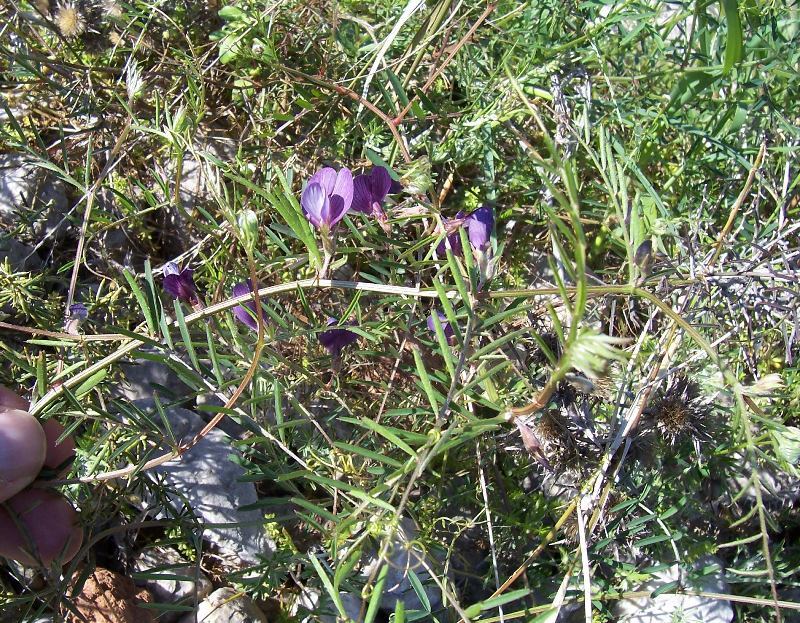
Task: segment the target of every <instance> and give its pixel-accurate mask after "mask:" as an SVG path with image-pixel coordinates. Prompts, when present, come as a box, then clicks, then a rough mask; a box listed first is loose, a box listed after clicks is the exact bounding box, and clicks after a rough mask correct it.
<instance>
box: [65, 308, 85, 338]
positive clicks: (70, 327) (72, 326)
mask: <svg viewBox="0 0 800 623" xmlns="http://www.w3.org/2000/svg"><path fill="white" fill-rule="evenodd" d="M68 311H69V316H68V317H67V321H66V322H65V323H64V332H66V333H69V334H70V335H78V327H80V326H81V323H82V322H83V321H84V320H86V319H87V318H88V317H89V310H88V309H86V305H84V304H83V303H73V304H72V305H70V306H69V310H68Z"/></svg>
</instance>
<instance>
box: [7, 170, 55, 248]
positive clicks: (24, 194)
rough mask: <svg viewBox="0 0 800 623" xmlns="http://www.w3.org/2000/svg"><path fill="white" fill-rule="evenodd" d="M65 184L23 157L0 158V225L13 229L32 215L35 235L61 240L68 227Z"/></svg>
mask: <svg viewBox="0 0 800 623" xmlns="http://www.w3.org/2000/svg"><path fill="white" fill-rule="evenodd" d="M68 209H69V203H68V201H67V195H66V191H65V189H64V184H63V183H62V182H61V181H60V180H58V179H56V178H55V176H54V175H53V174H52V173H51V172H50V171H48V170H47V169H45V168H43V167H41V166H40V165H39V164H37V163H36V162H35V161H34V160H32V159H31V158H30V157H29V156H26V155H25V154H2V155H0V223H3V224H5V225H16V224H17V223H18V222H19V219H20V216H21V213H22V212H25V211H33V212H34V214H35V215H36V216H35V226H34V234H36V236H38V237H40V238H41V237H44V236H51V235H55V236H61V235H63V234H64V233H65V232H66V231H67V228H68V227H69V222H68V221H67V220H66V215H67V211H68Z"/></svg>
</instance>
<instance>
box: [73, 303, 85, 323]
mask: <svg viewBox="0 0 800 623" xmlns="http://www.w3.org/2000/svg"><path fill="white" fill-rule="evenodd" d="M69 317H70V318H71V319H73V318H74V319H75V320H86V319H87V318H88V317H89V310H88V309H86V305H84V304H83V303H73V304H72V305H70V306H69Z"/></svg>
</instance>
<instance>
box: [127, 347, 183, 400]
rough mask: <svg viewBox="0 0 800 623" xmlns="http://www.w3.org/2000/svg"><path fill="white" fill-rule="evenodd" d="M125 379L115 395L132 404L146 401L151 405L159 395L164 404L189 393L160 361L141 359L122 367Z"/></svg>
mask: <svg viewBox="0 0 800 623" xmlns="http://www.w3.org/2000/svg"><path fill="white" fill-rule="evenodd" d="M120 367H121V368H122V370H123V372H124V373H125V378H124V380H123V381H122V383H120V384H119V385H118V386H117V388H116V391H115V393H116V394H117V395H119V396H122V397H124V398H127V399H128V400H130V401H131V402H137V401H146V402H143V404H149V403H150V401H152V400H153V395H154V394H156V393H158V395H159V397H161V398H162V402H171V401H174V400H176V399H177V398H180V397H181V396H185V395H186V393H187V392H188V391H189V390H188V388H187V387H186V385H184V384H183V383H182V382H181V380H180V379H179V378H178V375H177V374H175V372H173V371H172V369H170V367H169V366H168V365H166V364H164V363H161V362H160V361H151V360H150V359H144V358H140V359H137V360H136V361H134V362H129V363H123V364H121V365H120Z"/></svg>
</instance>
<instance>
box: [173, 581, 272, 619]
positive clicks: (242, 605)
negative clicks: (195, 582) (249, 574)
mask: <svg viewBox="0 0 800 623" xmlns="http://www.w3.org/2000/svg"><path fill="white" fill-rule="evenodd" d="M195 621H197V623H267V617H266V615H265V614H264V613H263V612H262V611H261V610H260V609H259V607H258V606H256V604H255V603H253V600H252V599H250V598H249V597H248V596H247V595H242V594H240V593H238V592H237V591H235V590H233V589H232V588H219V589H217V590H215V591H214V592H213V593H211V594H210V595H209V596H208V597H206V598H205V599H204V600H203V601H201V602H200V605H199V606H198V608H197V612H193V613H191V614H186V615H184V617H183V618H182V619H181V620H180V623H195Z"/></svg>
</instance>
